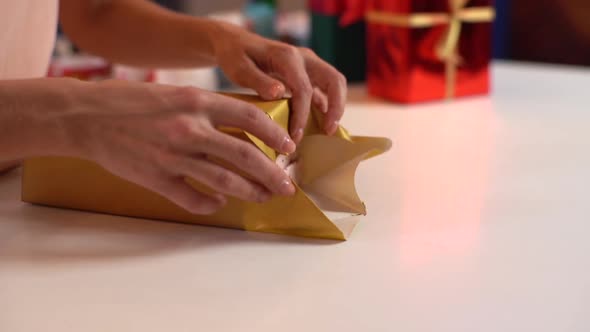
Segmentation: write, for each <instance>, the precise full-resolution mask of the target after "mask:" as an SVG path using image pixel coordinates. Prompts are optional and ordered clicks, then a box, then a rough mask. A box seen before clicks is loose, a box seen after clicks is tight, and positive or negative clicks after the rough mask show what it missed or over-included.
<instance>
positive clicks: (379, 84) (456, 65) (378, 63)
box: [366, 0, 494, 103]
mask: <svg viewBox="0 0 590 332" xmlns="http://www.w3.org/2000/svg"><path fill="white" fill-rule="evenodd" d="M493 18H494V9H493V7H492V0H398V1H391V0H371V1H369V2H368V6H367V12H366V21H367V24H368V26H367V52H368V55H367V85H368V90H369V93H370V94H372V95H376V96H380V97H385V98H387V99H391V100H394V101H398V102H403V103H413V102H419V101H428V100H437V99H445V98H447V99H449V98H454V97H460V96H468V95H477V94H486V93H488V92H489V62H490V57H491V29H492V25H491V23H492V21H493Z"/></svg>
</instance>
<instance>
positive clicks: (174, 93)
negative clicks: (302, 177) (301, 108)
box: [57, 81, 295, 214]
mask: <svg viewBox="0 0 590 332" xmlns="http://www.w3.org/2000/svg"><path fill="white" fill-rule="evenodd" d="M76 85H77V86H78V88H76V89H74V90H72V91H71V92H72V94H71V98H70V100H69V101H68V105H69V107H71V108H72V110H73V112H69V113H70V114H67V115H63V116H61V117H60V120H59V122H60V125H59V126H57V127H59V128H62V129H63V131H64V133H65V135H62V136H63V140H64V141H66V145H67V146H69V151H68V152H67V154H70V155H75V156H78V157H83V158H86V159H90V160H94V161H96V162H98V163H99V164H101V165H102V166H103V167H104V168H106V169H107V170H109V171H110V172H112V173H114V174H116V175H119V176H121V177H123V178H125V179H128V180H130V181H132V182H135V183H137V184H140V185H142V186H144V187H146V188H149V189H151V190H153V191H155V192H158V193H160V194H161V195H163V196H165V197H167V198H168V199H170V200H171V201H173V202H175V203H176V204H178V205H179V206H181V207H183V208H185V209H187V210H189V211H191V212H193V213H196V214H209V213H213V212H215V211H216V210H217V209H219V208H220V207H222V206H223V205H224V204H225V202H226V199H225V195H231V196H235V197H237V198H240V199H242V200H248V201H256V202H264V201H266V200H268V199H270V197H271V195H273V194H277V195H291V194H293V193H294V191H295V189H294V187H293V184H292V183H291V181H290V179H289V177H288V176H287V175H286V174H285V173H284V172H283V171H282V170H281V169H279V168H278V167H277V166H276V165H275V163H274V162H272V161H271V160H270V159H269V158H267V157H266V156H265V155H264V154H263V153H261V151H260V150H258V149H257V148H256V147H255V146H254V145H253V144H250V143H248V142H245V141H243V140H240V139H238V138H235V137H233V136H230V135H228V134H225V133H223V132H221V131H219V130H218V129H217V128H219V127H221V126H223V127H233V128H239V129H243V130H244V131H247V132H249V133H252V134H253V135H255V136H256V137H258V138H260V139H261V140H263V141H264V142H265V143H266V144H267V145H269V146H271V147H272V148H274V149H276V150H277V151H281V152H283V153H291V152H293V151H294V150H295V144H294V143H293V141H291V140H290V139H289V135H288V133H287V132H285V130H284V129H282V128H281V127H280V126H279V125H277V124H276V123H275V122H273V121H272V120H271V119H270V118H269V117H268V116H266V115H265V114H264V112H262V111H261V110H260V109H258V108H257V107H255V106H253V105H251V104H249V103H246V102H243V101H240V100H236V99H233V98H230V97H225V96H221V95H218V94H214V93H210V92H206V91H203V90H199V89H195V88H188V87H182V88H178V87H171V86H164V85H156V84H143V83H129V82H118V81H106V82H103V83H83V82H79V83H76ZM212 159H216V160H221V161H223V162H224V163H228V164H231V165H232V166H233V167H235V168H237V169H239V170H240V171H241V172H244V173H245V174H247V176H241V175H240V174H238V173H237V172H234V171H232V170H230V169H228V168H225V167H223V166H222V165H220V164H218V163H216V162H214V161H213V160H212ZM185 177H190V178H193V179H195V180H197V181H198V182H201V183H203V184H205V185H207V186H208V187H210V188H211V189H213V190H214V191H215V194H213V195H207V194H205V193H202V192H197V191H196V190H195V189H193V188H192V187H191V186H189V185H188V184H187V183H186V182H185Z"/></svg>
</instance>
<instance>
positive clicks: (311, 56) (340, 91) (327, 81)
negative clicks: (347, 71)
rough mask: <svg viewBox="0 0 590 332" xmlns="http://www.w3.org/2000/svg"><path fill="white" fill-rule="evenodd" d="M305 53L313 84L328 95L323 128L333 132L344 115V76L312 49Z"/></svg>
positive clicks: (345, 87)
mask: <svg viewBox="0 0 590 332" xmlns="http://www.w3.org/2000/svg"><path fill="white" fill-rule="evenodd" d="M304 54H305V56H304V57H305V64H306V67H307V70H308V72H309V75H310V77H311V80H312V82H313V84H314V85H315V86H317V87H319V88H320V89H321V90H322V91H323V92H324V93H325V94H326V95H327V97H328V111H327V113H326V117H325V120H324V130H325V131H326V132H327V133H328V134H334V132H335V131H336V129H337V128H338V124H339V123H340V119H341V118H342V116H343V115H344V106H345V104H346V93H347V86H346V85H347V83H346V77H345V76H344V75H342V74H341V73H340V72H339V71H338V70H336V69H335V68H334V67H332V66H331V65H330V64H328V63H326V62H325V61H323V60H322V59H320V58H319V57H318V56H317V55H316V54H315V53H313V52H312V51H308V52H306V53H304Z"/></svg>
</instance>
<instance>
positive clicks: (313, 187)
mask: <svg viewBox="0 0 590 332" xmlns="http://www.w3.org/2000/svg"><path fill="white" fill-rule="evenodd" d="M364 159H365V155H360V156H357V157H356V158H354V159H352V160H349V161H346V162H344V163H343V164H341V165H339V166H337V167H336V168H334V169H333V170H332V171H330V172H328V173H325V174H324V175H322V176H319V177H317V178H316V179H314V180H313V181H311V182H309V183H306V184H302V185H301V188H302V189H303V191H305V193H306V194H307V195H308V196H310V197H311V198H312V200H313V201H314V202H315V203H316V205H317V206H318V207H319V208H320V209H322V210H324V211H338V212H353V213H357V214H366V212H367V211H366V209H365V205H364V204H363V202H362V201H361V199H360V198H359V197H358V194H357V192H356V187H355V181H354V179H355V173H356V169H357V167H358V165H359V163H360V162H361V161H362V160H364Z"/></svg>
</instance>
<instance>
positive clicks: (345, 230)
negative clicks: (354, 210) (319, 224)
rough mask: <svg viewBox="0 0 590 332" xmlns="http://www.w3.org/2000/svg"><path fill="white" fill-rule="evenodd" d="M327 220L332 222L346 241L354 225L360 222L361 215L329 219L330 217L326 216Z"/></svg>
mask: <svg viewBox="0 0 590 332" xmlns="http://www.w3.org/2000/svg"><path fill="white" fill-rule="evenodd" d="M328 219H330V220H332V222H333V223H334V225H336V227H338V229H339V230H340V231H341V232H342V235H344V239H348V237H349V236H350V233H352V231H353V230H354V228H355V227H356V225H357V224H358V223H359V221H360V220H361V215H359V214H349V215H348V216H346V217H342V218H330V216H328Z"/></svg>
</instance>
